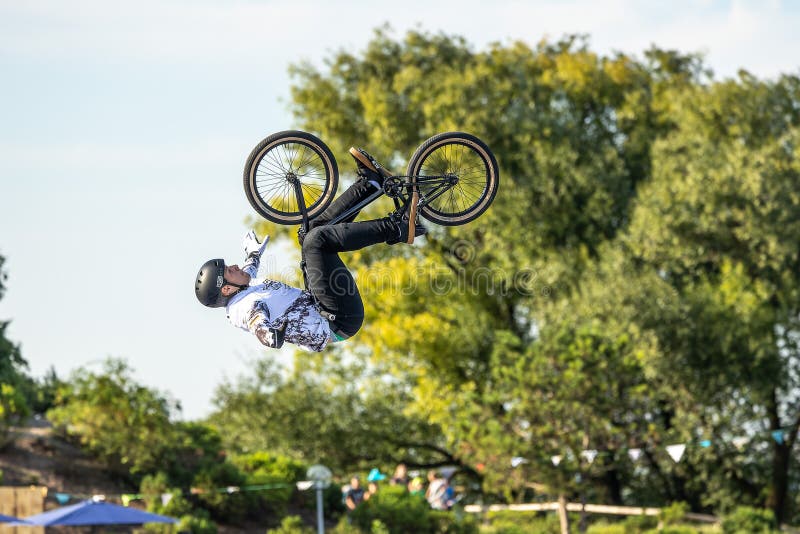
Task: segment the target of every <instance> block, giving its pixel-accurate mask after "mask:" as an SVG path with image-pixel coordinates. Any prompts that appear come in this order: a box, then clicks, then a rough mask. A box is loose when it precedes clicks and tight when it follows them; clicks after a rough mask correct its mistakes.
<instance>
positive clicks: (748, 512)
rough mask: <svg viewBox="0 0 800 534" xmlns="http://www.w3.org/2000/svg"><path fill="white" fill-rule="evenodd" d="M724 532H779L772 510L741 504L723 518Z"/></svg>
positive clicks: (731, 533) (741, 533)
mask: <svg viewBox="0 0 800 534" xmlns="http://www.w3.org/2000/svg"><path fill="white" fill-rule="evenodd" d="M722 532H723V534H771V533H773V532H778V529H777V525H776V524H775V514H773V513H772V511H771V510H764V509H763V508H753V507H750V506H740V507H738V508H736V509H735V510H734V511H733V512H732V513H731V514H729V515H726V516H725V517H724V518H723V519H722Z"/></svg>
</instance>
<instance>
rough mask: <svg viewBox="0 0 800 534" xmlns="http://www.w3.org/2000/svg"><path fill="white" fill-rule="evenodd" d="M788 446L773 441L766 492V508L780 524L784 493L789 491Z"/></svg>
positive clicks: (789, 456)
mask: <svg viewBox="0 0 800 534" xmlns="http://www.w3.org/2000/svg"><path fill="white" fill-rule="evenodd" d="M789 452H790V449H789V446H788V445H787V444H786V443H785V442H783V443H778V442H777V441H776V442H775V444H774V446H773V448H772V483H771V484H770V488H769V493H768V494H767V502H766V506H767V508H770V509H771V510H772V511H773V513H774V514H775V520H776V521H777V522H778V524H779V525H780V524H781V523H782V522H783V519H784V517H783V515H784V511H785V510H786V494H787V492H788V491H789V462H791V455H790V454H789Z"/></svg>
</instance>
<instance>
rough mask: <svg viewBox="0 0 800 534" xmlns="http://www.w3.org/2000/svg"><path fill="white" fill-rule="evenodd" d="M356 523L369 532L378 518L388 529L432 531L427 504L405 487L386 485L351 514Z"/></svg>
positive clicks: (396, 531)
mask: <svg viewBox="0 0 800 534" xmlns="http://www.w3.org/2000/svg"><path fill="white" fill-rule="evenodd" d="M350 517H351V519H352V522H353V525H355V526H357V527H358V528H359V529H361V530H363V531H365V532H369V531H370V530H371V529H372V522H373V521H374V520H376V519H378V520H380V521H381V523H383V524H384V525H386V527H387V528H388V529H389V532H390V533H392V534H394V533H398V534H404V533H406V532H420V533H422V532H431V517H430V508H429V507H428V503H427V502H425V501H424V500H423V499H420V498H419V497H416V496H414V495H411V494H410V493H408V491H406V489H405V488H403V487H398V486H387V487H383V488H381V489H380V491H378V493H376V494H375V495H373V496H372V497H371V498H370V499H369V500H368V501H365V502H363V503H361V504H360V505H359V506H358V507H357V508H356V509H355V510H353V512H352V513H351V514H350Z"/></svg>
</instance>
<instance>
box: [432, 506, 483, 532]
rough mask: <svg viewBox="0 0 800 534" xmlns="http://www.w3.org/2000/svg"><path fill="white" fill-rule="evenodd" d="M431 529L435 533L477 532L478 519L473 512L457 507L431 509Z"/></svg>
mask: <svg viewBox="0 0 800 534" xmlns="http://www.w3.org/2000/svg"><path fill="white" fill-rule="evenodd" d="M429 514H430V518H431V531H432V532H434V533H436V534H477V533H478V531H479V529H478V520H477V518H476V517H475V515H474V514H467V513H464V512H462V511H461V510H459V509H457V508H456V509H453V510H450V511H446V512H445V511H441V510H431V511H430V512H429Z"/></svg>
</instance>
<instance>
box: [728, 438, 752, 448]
mask: <svg viewBox="0 0 800 534" xmlns="http://www.w3.org/2000/svg"><path fill="white" fill-rule="evenodd" d="M748 441H750V440H749V439H748V438H745V437H738V438H733V439H732V440H731V443H733V446H734V447H736V448H737V449H741V448H742V447H744V446H745V445H747V442H748Z"/></svg>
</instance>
